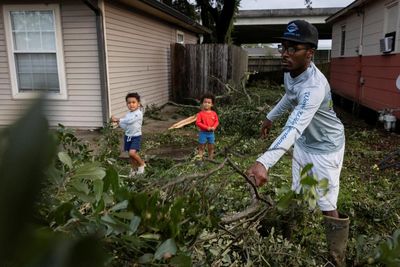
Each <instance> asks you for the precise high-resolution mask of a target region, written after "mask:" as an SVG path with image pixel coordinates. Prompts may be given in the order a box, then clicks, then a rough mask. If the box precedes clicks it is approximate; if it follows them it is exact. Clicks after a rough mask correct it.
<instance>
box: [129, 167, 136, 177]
mask: <svg viewBox="0 0 400 267" xmlns="http://www.w3.org/2000/svg"><path fill="white" fill-rule="evenodd" d="M136 173H137V172H136V171H135V170H134V169H131V170H130V171H129V175H128V177H129V178H133V176H135V175H136Z"/></svg>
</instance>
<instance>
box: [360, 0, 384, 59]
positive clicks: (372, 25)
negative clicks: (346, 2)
mask: <svg viewBox="0 0 400 267" xmlns="http://www.w3.org/2000/svg"><path fill="white" fill-rule="evenodd" d="M384 11H385V7H384V1H375V2H373V1H372V2H371V4H370V5H368V6H367V8H366V9H365V27H364V39H363V41H364V51H363V56H371V55H379V54H380V52H379V39H381V38H383V36H384V33H383V31H384V19H385V14H384Z"/></svg>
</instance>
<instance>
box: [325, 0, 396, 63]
mask: <svg viewBox="0 0 400 267" xmlns="http://www.w3.org/2000/svg"><path fill="white" fill-rule="evenodd" d="M385 2H387V1H384V0H379V1H370V2H369V4H368V5H367V6H366V8H365V9H364V26H363V35H362V44H363V49H362V55H363V56H372V55H380V54H381V52H380V51H379V50H380V47H379V40H380V39H382V38H383V37H384V34H385V25H384V24H385V9H386V6H385ZM399 6H400V2H399ZM399 8H400V7H399ZM399 11H400V10H399ZM399 16H400V12H399ZM361 24H362V15H357V13H355V12H349V13H348V14H347V16H346V17H343V18H342V19H340V20H338V21H336V22H335V23H334V25H333V28H332V57H340V41H341V27H342V25H346V50H345V54H344V57H353V56H358V53H357V50H358V46H359V42H360V33H361ZM396 39H397V40H396V47H397V49H396V52H398V50H399V49H398V47H399V46H398V42H399V41H400V27H399V25H397V33H396Z"/></svg>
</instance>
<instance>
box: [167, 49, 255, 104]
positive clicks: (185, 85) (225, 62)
mask: <svg viewBox="0 0 400 267" xmlns="http://www.w3.org/2000/svg"><path fill="white" fill-rule="evenodd" d="M247 64H248V61H247V52H246V51H244V50H243V49H242V48H240V47H238V46H234V45H226V44H186V45H181V44H171V76H172V77H171V82H172V98H173V100H174V101H177V102H184V101H185V99H186V98H200V97H201V95H202V94H204V93H205V92H212V93H214V94H215V95H220V94H223V93H224V92H225V84H226V83H230V84H231V85H233V86H236V87H239V86H241V80H242V78H243V77H244V75H245V72H247Z"/></svg>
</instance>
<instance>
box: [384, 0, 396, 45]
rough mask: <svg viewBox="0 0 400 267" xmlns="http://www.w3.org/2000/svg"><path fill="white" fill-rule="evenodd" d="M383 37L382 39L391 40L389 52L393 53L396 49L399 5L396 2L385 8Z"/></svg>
mask: <svg viewBox="0 0 400 267" xmlns="http://www.w3.org/2000/svg"><path fill="white" fill-rule="evenodd" d="M385 11H386V12H385V13H386V14H385V35H384V37H389V38H391V39H392V42H391V43H392V47H391V51H395V50H396V49H395V48H396V34H398V33H397V29H398V20H399V3H398V2H397V1H396V2H394V3H390V4H389V5H387V6H386V10H385Z"/></svg>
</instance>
